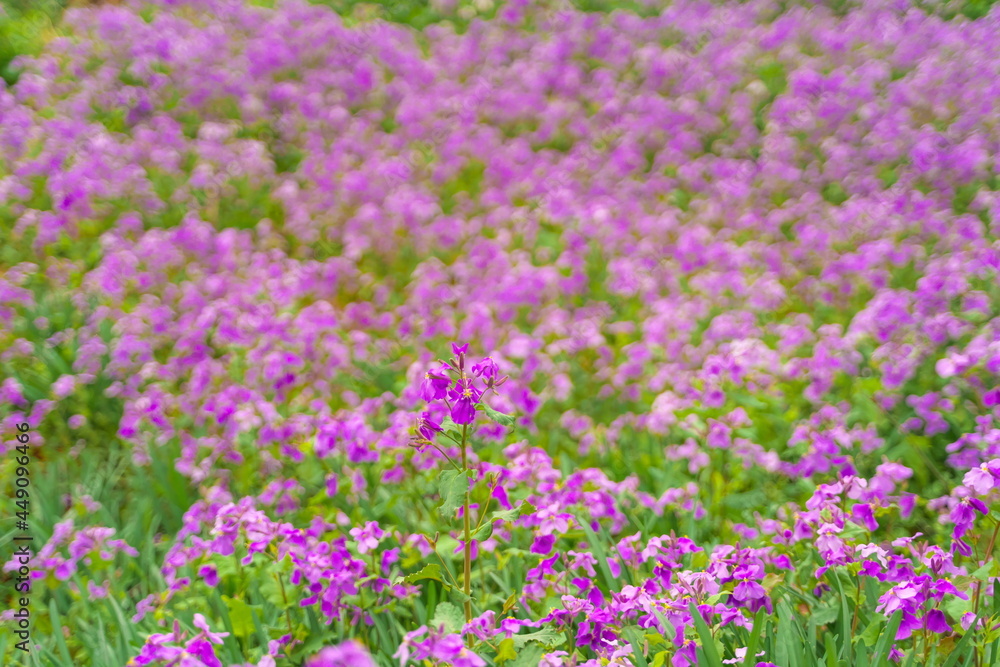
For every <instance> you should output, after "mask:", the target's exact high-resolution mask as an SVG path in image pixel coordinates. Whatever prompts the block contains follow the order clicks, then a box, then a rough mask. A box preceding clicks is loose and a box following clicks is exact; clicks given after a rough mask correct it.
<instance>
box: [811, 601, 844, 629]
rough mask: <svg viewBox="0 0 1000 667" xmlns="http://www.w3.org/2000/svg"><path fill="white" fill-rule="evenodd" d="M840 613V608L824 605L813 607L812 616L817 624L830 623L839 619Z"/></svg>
mask: <svg viewBox="0 0 1000 667" xmlns="http://www.w3.org/2000/svg"><path fill="white" fill-rule="evenodd" d="M839 615H840V609H838V608H837V607H834V606H832V605H831V606H823V607H817V608H816V609H813V612H812V618H813V620H815V621H816V625H828V624H830V623H833V622H834V621H836V620H837V617H838V616H839Z"/></svg>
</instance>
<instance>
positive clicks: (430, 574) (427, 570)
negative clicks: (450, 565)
mask: <svg viewBox="0 0 1000 667" xmlns="http://www.w3.org/2000/svg"><path fill="white" fill-rule="evenodd" d="M422 579H434V580H435V581H440V582H441V583H444V579H443V578H442V576H441V566H440V565H438V564H437V563H430V564H429V565H425V566H424V568H423V569H422V570H420V571H419V572H414V573H413V574H408V575H406V576H405V577H396V581H395V582H394V583H397V584H398V583H402V582H406V583H408V584H412V583H413V582H415V581H420V580H422Z"/></svg>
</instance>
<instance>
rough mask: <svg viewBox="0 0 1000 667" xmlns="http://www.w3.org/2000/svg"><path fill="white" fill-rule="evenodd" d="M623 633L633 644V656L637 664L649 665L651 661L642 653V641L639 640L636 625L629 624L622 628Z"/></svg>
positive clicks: (643, 666) (640, 665) (641, 666)
mask: <svg viewBox="0 0 1000 667" xmlns="http://www.w3.org/2000/svg"><path fill="white" fill-rule="evenodd" d="M622 634H624V635H625V638H626V639H628V643H629V644H630V645H631V646H632V658H633V659H634V660H635V664H636V665H638V667H649V663H648V662H647V661H646V656H644V655H643V654H642V642H640V641H639V637H638V633H637V632H636V628H635V627H634V626H629V627H627V628H622Z"/></svg>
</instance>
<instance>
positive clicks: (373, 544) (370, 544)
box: [350, 521, 385, 554]
mask: <svg viewBox="0 0 1000 667" xmlns="http://www.w3.org/2000/svg"><path fill="white" fill-rule="evenodd" d="M350 534H351V537H353V538H354V539H356V540H357V541H358V552H360V553H363V554H365V553H368V552H369V551H374V550H375V549H377V548H378V543H379V540H381V539H382V537H384V536H385V531H383V530H382V529H381V528H379V526H378V522H376V521H369V522H368V523H366V524H365V526H364V527H363V528H351V531H350Z"/></svg>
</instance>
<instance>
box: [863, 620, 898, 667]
mask: <svg viewBox="0 0 1000 667" xmlns="http://www.w3.org/2000/svg"><path fill="white" fill-rule="evenodd" d="M902 621H903V610H902V609H897V610H896V613H894V614H893V615H892V618H890V619H889V625H888V626H886V628H885V631H884V632H882V635H881V636H880V637H879V639H878V644H876V645H875V650H874V651H873V652H872V661H871V662H872V664H873V665H882V664H883V663H884V662H888V659H889V652H890V651H891V650H892V645H893V643H894V642H895V641H896V630H898V629H899V624H900V623H901V622H902Z"/></svg>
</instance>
